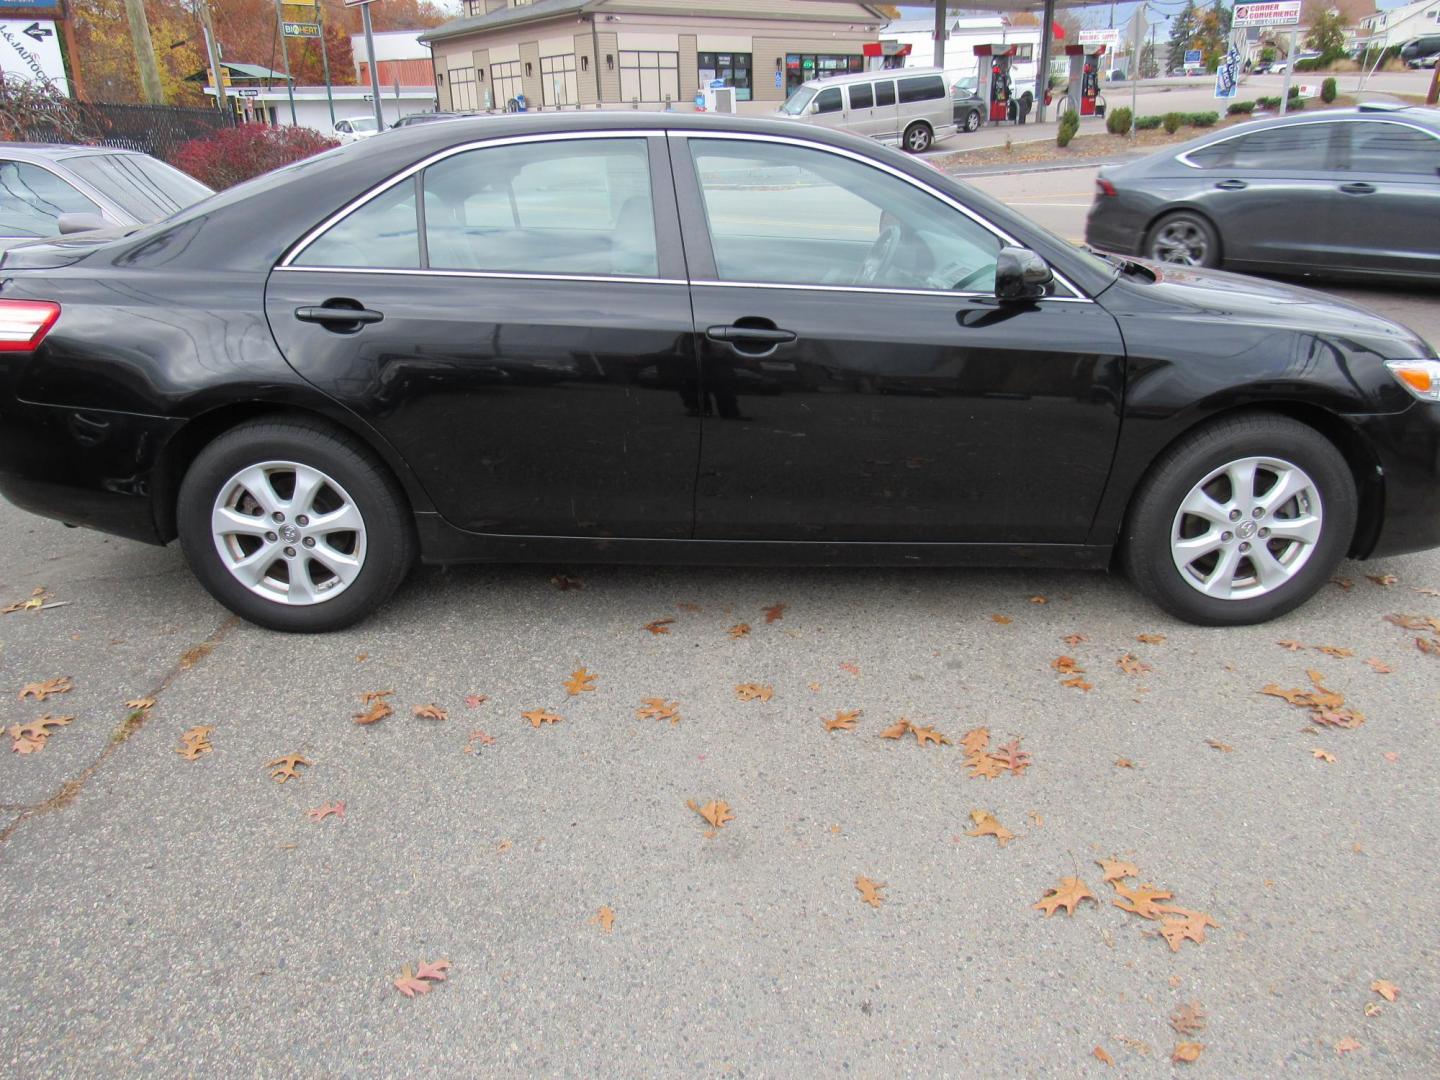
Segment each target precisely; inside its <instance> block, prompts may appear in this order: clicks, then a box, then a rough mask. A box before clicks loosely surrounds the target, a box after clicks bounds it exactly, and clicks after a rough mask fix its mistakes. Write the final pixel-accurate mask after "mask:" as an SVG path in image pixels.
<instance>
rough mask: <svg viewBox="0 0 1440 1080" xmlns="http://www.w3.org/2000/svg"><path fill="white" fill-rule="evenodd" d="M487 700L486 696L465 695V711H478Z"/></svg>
mask: <svg viewBox="0 0 1440 1080" xmlns="http://www.w3.org/2000/svg"><path fill="white" fill-rule="evenodd" d="M489 700H490V698H489V696H488V695H486V694H466V695H465V707H466V708H467V709H478V708H479V707H480V706H481V705H484V704H485V702H487V701H489Z"/></svg>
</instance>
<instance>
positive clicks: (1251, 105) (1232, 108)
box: [1225, 101, 1255, 116]
mask: <svg viewBox="0 0 1440 1080" xmlns="http://www.w3.org/2000/svg"><path fill="white" fill-rule="evenodd" d="M1254 111H1255V102H1253V101H1232V102H1231V103H1230V104H1229V105H1227V106H1225V115H1226V116H1240V115H1241V114H1242V113H1243V114H1244V115H1245V116H1249V115H1250V114H1251V113H1252V112H1254Z"/></svg>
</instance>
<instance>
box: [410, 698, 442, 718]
mask: <svg viewBox="0 0 1440 1080" xmlns="http://www.w3.org/2000/svg"><path fill="white" fill-rule="evenodd" d="M410 714H411V715H412V716H414V717H415V718H416V719H417V720H449V719H450V714H449V713H447V712H446V711H445V710H444V709H442V708H441V707H440V706H439V705H436V704H434V703H433V702H432V703H431V704H429V705H416V706H415V707H414V708H412V709H411V710H410Z"/></svg>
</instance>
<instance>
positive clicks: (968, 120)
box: [965, 109, 980, 132]
mask: <svg viewBox="0 0 1440 1080" xmlns="http://www.w3.org/2000/svg"><path fill="white" fill-rule="evenodd" d="M965 130H966V131H967V132H975V131H979V130H980V110H979V109H971V110H970V111H969V112H968V113H966V114H965Z"/></svg>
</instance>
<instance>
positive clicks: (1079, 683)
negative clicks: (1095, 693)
mask: <svg viewBox="0 0 1440 1080" xmlns="http://www.w3.org/2000/svg"><path fill="white" fill-rule="evenodd" d="M1060 685H1061V686H1069V687H1071V688H1073V689H1075V690H1080V691H1083V692H1084V693H1087V694H1088V693H1089V692H1090V691H1091V690H1094V689H1095V684H1094V683H1088V682H1086V681H1085V680H1084V679H1083V678H1081V677H1080V676H1079V675H1073V676H1071V677H1070V678H1068V679H1061V680H1060Z"/></svg>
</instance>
